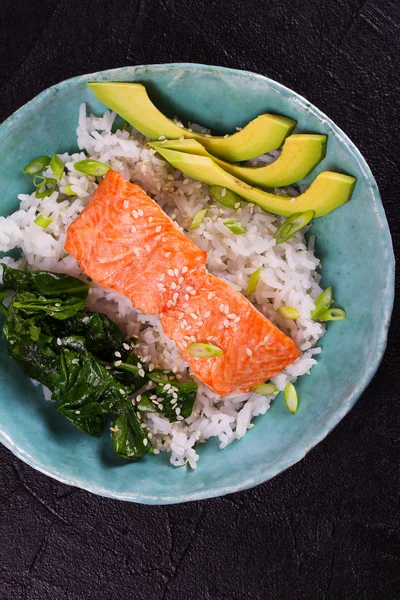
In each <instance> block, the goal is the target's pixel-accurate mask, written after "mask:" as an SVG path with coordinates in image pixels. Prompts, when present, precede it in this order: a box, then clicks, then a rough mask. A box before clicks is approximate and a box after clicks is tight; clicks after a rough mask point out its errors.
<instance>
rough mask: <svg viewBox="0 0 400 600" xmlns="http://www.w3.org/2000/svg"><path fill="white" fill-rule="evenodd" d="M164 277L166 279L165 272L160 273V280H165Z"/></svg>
mask: <svg viewBox="0 0 400 600" xmlns="http://www.w3.org/2000/svg"><path fill="white" fill-rule="evenodd" d="M164 279H165V273H161V275H160V281H164Z"/></svg>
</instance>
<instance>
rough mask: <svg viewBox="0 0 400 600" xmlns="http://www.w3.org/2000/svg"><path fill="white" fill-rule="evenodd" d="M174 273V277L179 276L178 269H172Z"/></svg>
mask: <svg viewBox="0 0 400 600" xmlns="http://www.w3.org/2000/svg"><path fill="white" fill-rule="evenodd" d="M174 275H175V277H178V276H179V271H178V269H174Z"/></svg>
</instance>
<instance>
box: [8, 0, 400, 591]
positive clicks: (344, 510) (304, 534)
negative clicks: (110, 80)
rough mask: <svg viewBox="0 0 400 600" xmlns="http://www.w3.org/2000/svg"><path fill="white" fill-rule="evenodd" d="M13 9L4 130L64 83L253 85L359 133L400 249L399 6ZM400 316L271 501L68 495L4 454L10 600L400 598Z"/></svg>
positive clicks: (357, 0)
mask: <svg viewBox="0 0 400 600" xmlns="http://www.w3.org/2000/svg"><path fill="white" fill-rule="evenodd" d="M0 9H1V10H0V15H1V20H2V23H1V28H2V30H1V35H0V56H1V60H0V86H1V94H0V118H5V117H7V116H8V115H9V114H10V113H11V112H12V111H14V110H15V109H17V108H18V107H19V106H21V105H22V104H24V103H25V102H26V101H28V100H30V99H31V98H32V97H33V96H35V95H36V94H37V93H39V92H40V91H42V90H43V89H44V88H46V87H48V86H49V85H52V84H54V83H56V82H58V81H60V80H62V79H65V78H68V77H71V76H73V75H78V74H81V73H86V72H91V71H96V70H101V69H107V68H111V67H119V66H123V65H129V64H142V63H153V62H172V61H190V62H203V63H208V64H217V65H225V66H229V67H238V68H244V69H249V70H254V71H256V72H259V73H262V74H265V75H268V76H270V77H272V78H274V79H277V80H278V81H280V82H281V83H284V84H286V85H287V86H289V87H291V88H293V89H294V90H296V91H297V92H300V93H301V94H304V95H305V96H306V97H307V98H308V99H309V100H310V101H311V102H313V103H314V104H316V105H317V106H318V107H319V108H320V109H322V110H323V111H325V112H326V113H327V114H328V115H329V116H330V117H331V118H332V119H333V120H334V121H335V122H336V123H337V124H338V125H339V126H340V127H342V128H343V129H344V130H345V131H346V133H348V135H349V136H350V137H351V138H352V140H353V141H354V142H355V143H356V145H357V146H358V147H359V148H360V150H361V151H362V152H363V154H364V156H365V157H366V159H367V160H368V162H369V164H370V166H371V168H372V171H373V173H374V174H375V176H376V178H377V181H378V184H379V187H380V190H381V193H382V197H383V202H384V205H385V209H386V211H387V214H388V218H389V223H390V225H391V229H392V234H393V240H394V243H395V245H396V247H397V249H398V246H399V223H400V218H399V214H398V211H399V202H400V200H399V197H398V189H399V176H398V172H399V156H400V143H399V133H398V127H399V123H400V119H399V112H400V110H399V107H400V103H399V94H400V69H399V66H400V61H399V56H400V16H399V11H400V6H399V4H398V1H396V0H393V1H392V2H391V1H389V0H374V1H373V0H366V1H365V0H364V1H362V0H325V1H323V0H302V1H300V0H298V1H296V0H268V1H266V0H232V1H229V0H222V1H220V2H218V1H217V0H209V1H208V2H204V1H203V0H194V1H190V0H187V1H186V2H184V1H182V2H179V0H166V1H165V2H162V1H160V0H109V1H108V2H98V1H97V2H96V1H92V2H86V1H84V0H80V1H77V0H73V1H67V0H42V1H39V2H31V3H29V2H28V1H23V0H14V1H13V2H11V1H10V0H2V1H0ZM398 308H399V307H397V311H396V309H395V312H394V318H393V323H392V327H391V331H390V336H389V348H388V351H387V353H386V356H385V358H384V360H383V363H382V365H381V367H380V369H379V372H378V374H377V375H376V377H375V379H374V380H373V382H372V383H371V385H370V386H369V388H368V390H367V391H366V392H365V393H364V395H363V397H362V398H361V399H360V400H359V402H358V404H357V405H356V407H355V408H354V409H353V410H352V411H351V414H349V415H348V416H347V417H346V418H345V419H344V421H343V422H342V423H341V424H340V425H339V426H338V427H337V428H336V430H335V431H333V432H332V433H331V434H330V435H329V436H328V438H327V439H326V440H325V441H324V442H322V443H321V444H320V445H319V446H318V447H317V448H316V449H314V450H313V451H312V452H311V453H310V454H309V455H308V456H307V457H306V458H305V459H304V460H303V461H302V462H301V463H299V464H297V465H295V466H294V467H292V468H291V469H290V470H289V471H287V472H285V473H282V474H281V475H280V476H278V477H276V478H275V479H274V480H273V481H270V482H269V483H266V484H264V485H262V486H260V487H258V488H256V489H254V490H250V491H248V492H243V493H240V494H236V495H233V496H228V497H225V498H220V499H215V500H210V501H204V502H195V503H191V504H186V505H180V506H171V507H146V506H140V505H135V504H125V503H121V502H117V501H112V500H107V499H103V498H97V497H95V496H92V495H90V494H88V493H86V492H83V491H80V490H78V489H74V488H71V487H67V486H65V485H62V484H59V483H57V482H55V481H52V480H51V479H48V478H46V477H44V476H43V475H41V474H39V473H36V472H35V471H33V470H32V469H31V468H29V467H27V466H26V465H25V464H23V463H22V462H20V461H19V460H17V459H15V458H14V457H13V456H12V455H11V454H10V452H8V451H7V450H6V449H5V448H3V447H0V600H19V599H21V600H22V599H24V600H25V599H26V600H36V599H37V600H86V599H96V600H109V599H114V598H118V599H119V600H142V599H143V600H162V599H163V600H180V599H181V598H182V599H183V598H184V599H186V600H200V599H201V600H202V599H210V600H225V599H227V600H236V599H237V600H242V599H245V598H251V599H264V598H265V599H268V600H289V599H290V600H294V599H295V600H303V599H306V600H308V599H309V598H310V599H312V600H320V599H321V600H333V599H335V600H341V599H347V598H349V599H352V600H360V599H368V600H369V599H371V600H381V599H382V600H396V599H399V598H400V560H399V559H400V544H399V516H400V512H399V460H398V459H399V447H400V432H399V424H400V418H399V404H398V399H399V384H400V380H399V363H398V360H396V358H397V357H396V349H397V350H398V349H399V345H398V342H397V340H398V339H399V333H400V331H399V324H400V320H399V316H398Z"/></svg>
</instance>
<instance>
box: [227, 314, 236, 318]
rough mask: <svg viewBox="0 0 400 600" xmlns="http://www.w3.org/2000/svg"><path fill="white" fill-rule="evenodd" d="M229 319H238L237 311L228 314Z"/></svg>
mask: <svg viewBox="0 0 400 600" xmlns="http://www.w3.org/2000/svg"><path fill="white" fill-rule="evenodd" d="M228 319H236V315H235V313H231V314H230V315H228Z"/></svg>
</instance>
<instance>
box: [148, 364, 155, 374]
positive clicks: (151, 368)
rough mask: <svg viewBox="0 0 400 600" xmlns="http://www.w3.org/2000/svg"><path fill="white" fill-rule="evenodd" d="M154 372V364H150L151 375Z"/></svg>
mask: <svg viewBox="0 0 400 600" xmlns="http://www.w3.org/2000/svg"><path fill="white" fill-rule="evenodd" d="M153 370H154V365H153V363H150V364H149V371H150V373H151V371H153Z"/></svg>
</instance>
